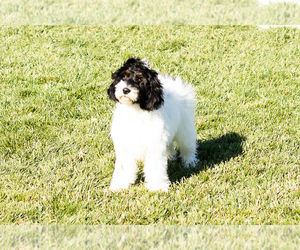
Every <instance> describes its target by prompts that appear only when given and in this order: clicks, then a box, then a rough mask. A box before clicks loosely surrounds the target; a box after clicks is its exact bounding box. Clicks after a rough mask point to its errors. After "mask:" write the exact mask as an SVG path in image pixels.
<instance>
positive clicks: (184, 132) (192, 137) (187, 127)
mask: <svg viewBox="0 0 300 250" xmlns="http://www.w3.org/2000/svg"><path fill="white" fill-rule="evenodd" d="M175 141H176V142H177V145H178V147H179V148H180V155H181V157H182V160H183V161H184V164H185V166H187V167H195V166H196V164H197V162H199V160H198V159H197V157H196V153H197V140H196V130H195V125H194V121H193V120H191V121H190V122H189V123H185V124H184V126H182V127H181V128H180V129H179V130H178V132H177V134H176V136H175Z"/></svg>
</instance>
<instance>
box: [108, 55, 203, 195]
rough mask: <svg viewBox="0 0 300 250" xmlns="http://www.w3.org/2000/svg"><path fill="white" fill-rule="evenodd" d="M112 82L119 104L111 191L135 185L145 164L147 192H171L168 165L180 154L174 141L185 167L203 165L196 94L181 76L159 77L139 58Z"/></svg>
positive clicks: (110, 93) (112, 96) (113, 132)
mask: <svg viewBox="0 0 300 250" xmlns="http://www.w3.org/2000/svg"><path fill="white" fill-rule="evenodd" d="M112 79H113V80H114V81H113V83H112V84H111V85H110V87H109V89H108V90H107V93H108V96H109V98H110V99H111V100H113V101H115V102H116V108H115V111H114V114H113V121H112V126H111V137H112V139H113V142H114V147H115V152H116V163H115V170H114V173H113V178H112V181H111V185H110V190H112V191H117V190H120V189H126V188H128V187H129V186H130V185H131V184H134V182H135V180H136V176H137V172H138V167H137V161H139V160H141V161H143V162H144V175H145V181H146V187H147V188H148V190H150V191H155V190H162V191H167V190H168V188H169V186H170V181H169V178H168V174H167V167H168V166H167V162H168V159H172V158H173V157H174V156H175V155H176V152H175V150H174V147H175V145H174V142H175V143H176V145H177V146H178V147H179V148H180V153H181V157H182V159H183V161H184V163H185V165H186V166H191V167H194V166H195V165H196V163H197V161H198V160H197V158H196V130H195V124H194V108H195V92H194V90H193V88H192V86H191V85H187V84H185V83H184V82H183V81H182V80H181V79H180V78H179V77H177V78H176V79H174V78H172V77H170V76H168V75H160V74H158V73H157V72H156V71H154V70H152V69H150V67H149V65H148V62H147V61H145V60H140V59H139V58H130V59H128V60H127V61H126V62H125V63H124V65H123V66H122V67H121V68H120V69H118V70H117V71H116V72H114V73H113V74H112Z"/></svg>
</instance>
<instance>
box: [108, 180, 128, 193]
mask: <svg viewBox="0 0 300 250" xmlns="http://www.w3.org/2000/svg"><path fill="white" fill-rule="evenodd" d="M129 186H130V183H125V182H123V183H120V182H119V183H117V182H115V181H112V183H111V184H110V187H109V190H110V191H112V192H118V191H121V190H122V189H127V188H128V187H129Z"/></svg>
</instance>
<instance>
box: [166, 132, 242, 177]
mask: <svg viewBox="0 0 300 250" xmlns="http://www.w3.org/2000/svg"><path fill="white" fill-rule="evenodd" d="M245 140H246V138H245V137H244V136H241V135H239V134H237V133H235V132H231V133H228V134H225V135H222V136H221V137H218V138H213V139H210V140H206V141H200V140H198V141H197V144H198V147H197V150H198V154H197V158H198V159H199V160H200V162H199V163H198V164H197V166H196V167H195V168H185V167H183V164H182V162H181V158H180V157H178V158H177V160H176V161H173V162H169V165H168V175H169V178H170V181H171V182H172V183H174V182H178V181H180V180H181V179H182V178H189V177H190V176H191V175H193V174H197V173H199V172H201V171H203V170H205V169H207V168H214V166H215V165H218V164H220V163H221V162H226V161H229V160H230V159H232V158H235V157H237V156H238V155H240V154H242V152H243V147H242V143H243V142H244V141H245Z"/></svg>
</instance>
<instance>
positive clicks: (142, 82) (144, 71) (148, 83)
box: [107, 58, 164, 111]
mask: <svg viewBox="0 0 300 250" xmlns="http://www.w3.org/2000/svg"><path fill="white" fill-rule="evenodd" d="M128 72H129V74H128ZM157 76H158V73H157V72H156V71H155V70H152V69H149V68H148V67H147V65H146V63H144V62H143V61H141V60H140V59H139V58H129V59H128V60H127V61H126V62H125V63H124V64H123V66H122V67H121V68H120V69H118V70H117V71H116V72H114V73H112V79H113V80H114V82H113V83H112V84H111V85H110V87H109V89H108V90H107V94H108V96H109V98H110V99H111V100H113V101H118V99H117V98H116V96H115V86H116V85H117V84H118V83H119V82H120V81H121V80H123V81H126V83H127V84H128V85H130V86H133V87H134V88H136V89H138V90H139V97H138V100H137V103H139V104H140V107H141V109H143V110H147V111H152V110H156V109H159V108H160V107H161V106H162V105H163V103H164V98H163V87H162V85H161V83H160V81H159V80H158V77H157Z"/></svg>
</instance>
